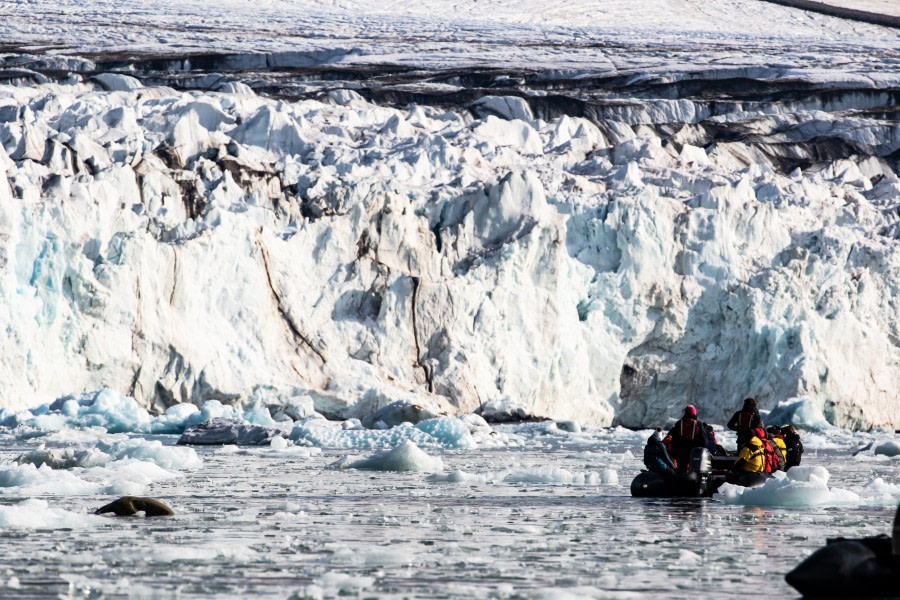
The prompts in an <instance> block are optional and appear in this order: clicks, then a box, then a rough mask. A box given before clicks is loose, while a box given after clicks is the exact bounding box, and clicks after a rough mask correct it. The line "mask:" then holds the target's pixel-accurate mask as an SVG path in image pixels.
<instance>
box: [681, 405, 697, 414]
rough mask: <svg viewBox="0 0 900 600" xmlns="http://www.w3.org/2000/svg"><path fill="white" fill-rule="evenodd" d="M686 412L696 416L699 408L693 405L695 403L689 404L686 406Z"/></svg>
mask: <svg viewBox="0 0 900 600" xmlns="http://www.w3.org/2000/svg"><path fill="white" fill-rule="evenodd" d="M684 414H686V415H690V416H692V417H696V416H697V409H696V408H694V405H693V404H688V405H687V406H685V407H684Z"/></svg>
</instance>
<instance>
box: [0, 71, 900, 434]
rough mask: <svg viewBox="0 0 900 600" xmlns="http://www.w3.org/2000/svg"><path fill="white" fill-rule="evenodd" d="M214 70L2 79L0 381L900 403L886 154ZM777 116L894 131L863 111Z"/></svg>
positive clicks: (821, 126) (398, 394)
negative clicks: (454, 105) (273, 92)
mask: <svg viewBox="0 0 900 600" xmlns="http://www.w3.org/2000/svg"><path fill="white" fill-rule="evenodd" d="M111 90H115V91H111ZM232 91H233V92H235V93H214V92H200V91H196V92H176V91H174V90H172V89H170V88H163V87H142V86H141V85H140V83H139V82H137V81H136V80H132V79H131V78H125V77H123V76H112V77H108V78H107V81H105V82H103V84H102V85H101V83H100V82H96V83H78V84H74V85H58V84H44V85H30V86H28V87H15V86H6V87H0V172H3V173H4V174H5V176H4V177H0V223H2V224H0V297H2V302H0V324H2V326H3V327H4V329H5V331H6V335H5V336H3V338H2V339H0V345H2V352H0V372H2V377H0V398H2V399H3V400H2V402H3V404H4V405H5V406H7V407H21V406H27V405H34V404H38V403H40V402H46V401H48V400H52V399H53V398H54V397H57V396H60V395H62V394H65V393H69V392H72V391H77V390H81V389H96V388H99V387H102V386H108V387H112V388H114V389H117V390H119V391H121V392H123V393H127V394H129V395H131V396H133V397H134V398H135V399H136V400H137V401H138V402H139V403H141V404H142V405H144V406H147V407H152V408H155V409H157V410H162V409H164V408H165V407H166V406H170V405H172V404H175V403H178V402H183V401H190V402H195V403H200V402H203V401H206V400H211V399H216V400H221V401H225V402H256V401H266V400H267V399H270V398H285V397H288V398H289V397H300V396H309V397H312V398H313V400H314V402H315V406H316V409H317V410H319V411H320V412H323V413H325V414H329V415H335V416H342V417H348V416H358V415H361V414H363V413H365V412H368V411H370V410H372V409H374V408H377V407H378V406H381V405H384V404H387V403H388V402H391V401H395V400H409V401H413V402H417V403H419V404H423V405H427V406H430V407H433V408H435V409H437V410H444V411H448V412H471V411H476V410H478V409H479V408H480V407H482V406H484V405H485V404H486V403H490V402H499V403H512V404H514V405H516V406H519V407H522V408H523V409H524V410H525V411H527V412H528V413H530V414H533V415H537V416H548V417H554V418H557V419H576V420H578V421H581V422H584V423H590V424H596V425H605V424H610V423H613V422H617V423H620V424H622V425H626V426H644V425H655V424H657V423H660V422H662V421H663V420H664V419H665V418H666V416H667V415H671V414H676V413H677V412H678V411H679V409H680V407H681V406H682V405H683V404H685V403H687V402H691V403H693V404H695V405H697V406H698V408H699V410H700V411H701V414H702V416H703V417H704V418H705V419H706V420H711V421H717V420H718V421H724V420H725V419H726V418H727V416H728V415H729V414H730V412H731V411H732V410H733V409H734V407H735V406H736V405H737V404H739V402H740V399H742V398H743V397H745V396H756V397H757V398H759V399H760V401H761V404H762V405H763V406H765V407H772V406H774V405H775V404H777V403H778V402H779V401H782V400H785V399H786V398H790V397H797V396H808V397H812V398H815V399H816V401H817V402H820V403H821V405H822V407H823V411H824V414H825V415H826V416H827V418H828V419H829V420H830V421H831V422H833V424H836V425H838V426H842V427H853V428H868V427H893V428H897V427H900V410H898V409H897V402H896V399H895V390H897V389H898V384H900V332H898V326H900V321H898V318H897V316H896V315H897V300H896V292H897V290H898V289H900V256H898V251H897V250H898V244H897V242H896V240H895V239H894V238H895V236H896V232H897V225H896V224H897V222H898V220H900V216H898V215H900V210H898V208H900V183H898V179H897V176H896V174H895V171H894V169H895V168H896V165H892V164H891V163H890V159H889V158H888V159H886V158H880V157H879V156H876V155H871V156H863V155H852V156H848V157H846V158H844V159H839V160H828V161H825V162H821V161H820V162H818V163H815V164H814V166H813V167H811V168H809V169H806V170H804V171H800V170H799V169H797V170H794V171H793V172H790V173H783V172H781V171H780V170H779V169H778V168H776V167H777V165H775V164H773V163H772V161H771V159H770V157H769V156H768V155H767V154H766V153H762V152H760V151H759V149H758V148H757V147H754V146H753V145H752V144H748V143H744V142H741V141H734V142H717V143H712V144H707V145H706V146H705V147H701V146H695V145H692V144H691V143H690V140H689V139H688V138H687V137H685V138H684V139H682V140H681V141H680V142H679V143H677V144H675V143H671V142H670V141H668V140H663V138H662V137H661V136H660V135H659V132H658V131H657V130H656V129H654V128H653V127H649V126H644V125H641V124H635V123H630V122H629V123H626V122H624V121H628V118H627V115H623V117H622V118H623V121H622V122H617V121H614V120H606V121H604V123H602V124H594V123H592V122H590V121H588V120H585V119H580V118H572V117H567V116H563V117H561V118H556V119H553V120H550V121H544V120H541V119H538V118H535V117H534V115H533V114H532V113H531V112H530V110H529V109H528V107H527V106H522V105H521V103H517V101H516V100H515V99H506V100H502V99H501V100H496V101H495V103H496V104H497V106H500V107H501V108H502V110H499V109H498V111H495V112H499V113H502V112H504V111H505V112H506V113H507V114H506V115H505V117H506V118H499V117H497V116H494V115H491V114H489V115H486V116H484V117H483V118H479V117H476V116H475V115H476V114H480V113H478V112H477V111H476V112H474V113H472V112H469V111H466V110H443V109H438V108H433V107H421V106H419V107H412V108H410V109H408V110H398V109H393V108H385V107H382V106H377V105H374V104H370V103H368V102H366V101H364V100H363V99H362V98H360V97H359V96H357V95H355V94H353V93H352V92H346V91H344V92H338V93H333V94H332V95H331V97H330V98H327V99H326V101H322V102H320V101H313V100H305V101H302V102H296V103H289V102H280V101H277V100H270V99H264V98H261V97H257V96H255V95H253V94H252V93H247V92H249V90H248V89H243V88H241V89H237V88H236V89H234V90H232ZM504 107H505V108H504ZM635 110H638V111H639V110H642V109H640V108H636V109H635ZM711 118H712V119H715V118H716V117H711ZM730 118H732V117H728V116H725V117H721V120H722V122H723V123H724V122H726V121H728V119H730ZM777 118H778V117H776V116H766V115H763V116H761V117H759V119H758V120H757V121H754V122H755V123H756V124H757V125H758V124H759V121H762V120H766V119H768V120H769V121H770V122H774V120H776V119H777ZM598 125H602V126H598ZM774 129H777V130H778V132H779V133H778V135H779V136H780V138H779V140H778V141H777V144H782V145H785V146H786V145H787V144H788V143H789V142H790V136H791V135H795V136H800V137H803V138H804V139H812V138H819V137H821V136H826V135H831V136H834V137H836V138H841V137H842V136H843V137H844V138H846V139H848V140H852V141H854V142H855V143H857V147H858V146H859V145H864V144H868V145H870V146H872V147H876V146H877V147H878V148H881V150H880V156H889V155H890V154H891V152H895V151H896V150H897V148H900V128H898V127H897V126H896V125H893V126H891V125H890V123H889V122H888V124H887V125H886V124H885V123H884V122H880V121H879V120H878V119H877V117H872V118H868V117H865V116H861V117H858V118H850V117H847V118H846V119H844V120H840V121H839V120H836V119H835V118H834V117H833V115H831V114H829V113H820V112H817V111H814V110H810V113H809V114H808V115H802V114H801V115H795V116H793V117H792V123H790V124H788V125H785V126H784V127H780V128H778V127H774ZM685 135H688V134H685ZM664 141H665V143H664ZM775 143H776V142H773V144H775Z"/></svg>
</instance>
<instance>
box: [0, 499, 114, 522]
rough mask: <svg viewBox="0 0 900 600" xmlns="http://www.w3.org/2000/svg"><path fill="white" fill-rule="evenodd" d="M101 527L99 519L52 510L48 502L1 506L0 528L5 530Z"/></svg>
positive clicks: (29, 501)
mask: <svg viewBox="0 0 900 600" xmlns="http://www.w3.org/2000/svg"><path fill="white" fill-rule="evenodd" d="M99 525H103V520H102V519H101V518H99V517H96V516H94V515H90V514H79V513H74V512H70V511H67V510H63V509H61V508H50V505H49V504H48V503H47V501H46V500H38V499H31V500H25V501H23V502H19V503H18V504H13V505H12V506H0V527H2V528H4V529H85V528H89V527H97V526H99Z"/></svg>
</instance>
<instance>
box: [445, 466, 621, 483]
mask: <svg viewBox="0 0 900 600" xmlns="http://www.w3.org/2000/svg"><path fill="white" fill-rule="evenodd" d="M429 481H432V482H434V483H475V484H487V483H530V484H548V485H601V484H603V485H618V484H619V474H618V472H617V471H615V470H614V469H604V470H603V471H601V472H596V471H590V472H584V473H579V472H572V471H569V470H568V469H560V468H557V467H538V468H534V469H527V468H516V469H505V470H503V471H495V472H491V473H485V474H473V473H466V472H465V471H452V472H449V473H439V474H434V475H431V476H430V477H429Z"/></svg>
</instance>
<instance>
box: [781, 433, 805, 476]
mask: <svg viewBox="0 0 900 600" xmlns="http://www.w3.org/2000/svg"><path fill="white" fill-rule="evenodd" d="M781 433H782V435H783V436H784V445H785V446H786V447H787V453H786V454H785V469H790V468H791V467H795V466H797V465H799V464H800V458H801V456H802V455H803V443H802V442H801V441H800V434H799V433H797V430H796V429H794V426H793V425H785V426H783V427H782V428H781Z"/></svg>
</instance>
